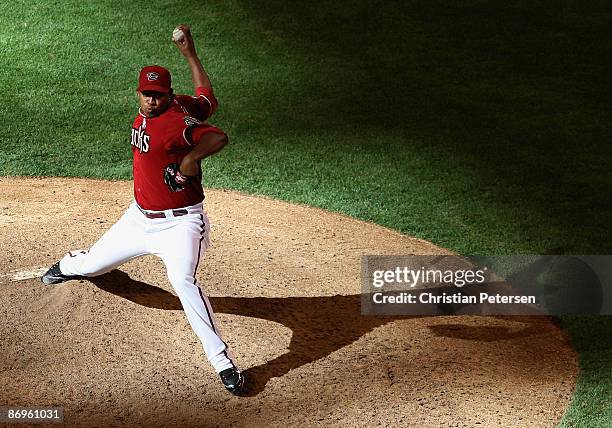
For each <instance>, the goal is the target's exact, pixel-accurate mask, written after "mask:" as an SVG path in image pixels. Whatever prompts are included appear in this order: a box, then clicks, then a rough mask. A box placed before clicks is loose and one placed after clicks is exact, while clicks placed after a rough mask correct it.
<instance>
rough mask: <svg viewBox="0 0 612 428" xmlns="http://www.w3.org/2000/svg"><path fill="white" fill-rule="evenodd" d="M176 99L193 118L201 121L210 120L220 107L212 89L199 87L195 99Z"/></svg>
mask: <svg viewBox="0 0 612 428" xmlns="http://www.w3.org/2000/svg"><path fill="white" fill-rule="evenodd" d="M175 98H176V100H177V101H178V102H179V104H180V105H181V106H182V107H183V108H184V109H185V110H187V112H188V113H189V114H190V115H191V116H193V117H195V118H197V119H199V120H206V119H208V118H209V117H210V116H212V114H213V113H214V112H215V110H217V106H218V105H219V103H218V102H217V98H215V95H214V94H213V91H212V89H206V88H205V87H203V86H199V87H198V88H197V89H196V96H195V97H192V96H189V95H177V96H176V97H175Z"/></svg>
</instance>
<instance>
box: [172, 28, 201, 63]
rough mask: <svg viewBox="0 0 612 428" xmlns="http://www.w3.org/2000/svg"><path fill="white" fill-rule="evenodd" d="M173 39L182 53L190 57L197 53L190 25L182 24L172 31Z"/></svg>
mask: <svg viewBox="0 0 612 428" xmlns="http://www.w3.org/2000/svg"><path fill="white" fill-rule="evenodd" d="M172 41H173V42H174V44H175V45H176V47H177V48H178V49H179V51H181V53H182V54H183V55H184V56H185V57H187V58H189V57H192V56H194V55H196V50H195V43H194V42H193V37H192V36H191V30H190V29H189V26H187V25H184V24H181V25H179V26H178V27H176V29H175V30H174V32H173V33H172Z"/></svg>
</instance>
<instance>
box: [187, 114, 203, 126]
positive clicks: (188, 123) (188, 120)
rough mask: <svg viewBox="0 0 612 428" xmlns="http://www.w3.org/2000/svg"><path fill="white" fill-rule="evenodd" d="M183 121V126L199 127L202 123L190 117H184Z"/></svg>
mask: <svg viewBox="0 0 612 428" xmlns="http://www.w3.org/2000/svg"><path fill="white" fill-rule="evenodd" d="M183 120H184V121H185V125H187V126H193V125H199V124H200V123H202V121H200V120H198V119H196V118H195V117H191V116H185V117H184V118H183Z"/></svg>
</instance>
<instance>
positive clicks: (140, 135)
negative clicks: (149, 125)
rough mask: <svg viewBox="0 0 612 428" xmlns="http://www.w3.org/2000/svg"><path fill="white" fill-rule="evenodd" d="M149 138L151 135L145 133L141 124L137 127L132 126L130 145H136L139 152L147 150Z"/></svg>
mask: <svg viewBox="0 0 612 428" xmlns="http://www.w3.org/2000/svg"><path fill="white" fill-rule="evenodd" d="M149 140H151V137H150V136H149V135H147V134H146V133H145V130H144V129H143V128H142V125H140V126H139V127H138V129H134V128H132V146H134V147H136V148H137V149H138V150H139V151H140V153H146V152H148V151H149Z"/></svg>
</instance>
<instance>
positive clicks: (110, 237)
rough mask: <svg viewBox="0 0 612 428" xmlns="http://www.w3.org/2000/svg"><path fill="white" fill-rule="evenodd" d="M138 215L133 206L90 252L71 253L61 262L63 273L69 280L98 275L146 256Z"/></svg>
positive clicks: (60, 266) (60, 267)
mask: <svg viewBox="0 0 612 428" xmlns="http://www.w3.org/2000/svg"><path fill="white" fill-rule="evenodd" d="M139 216H142V214H141V213H140V212H138V210H137V209H136V208H135V207H134V205H132V206H130V208H128V210H127V211H126V212H125V213H124V214H123V216H122V217H121V218H120V219H119V221H117V223H115V224H114V225H113V226H112V227H111V228H110V229H109V230H108V231H106V233H105V234H104V235H103V236H102V237H101V238H100V239H99V240H98V242H96V243H95V244H94V245H93V246H92V247H91V248H90V249H89V250H78V251H69V252H68V253H67V254H66V255H65V256H64V257H63V258H62V259H61V260H60V262H59V269H60V271H61V274H63V275H64V276H66V277H68V278H70V277H74V276H77V277H78V276H98V275H102V274H104V273H106V272H109V271H111V270H112V269H114V268H115V267H117V266H119V265H121V264H123V263H125V262H127V261H128V260H130V259H133V258H134V257H138V256H142V255H144V254H146V253H147V251H146V239H145V234H144V223H143V221H142V219H141V218H140V217H139ZM43 279H44V278H43Z"/></svg>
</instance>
